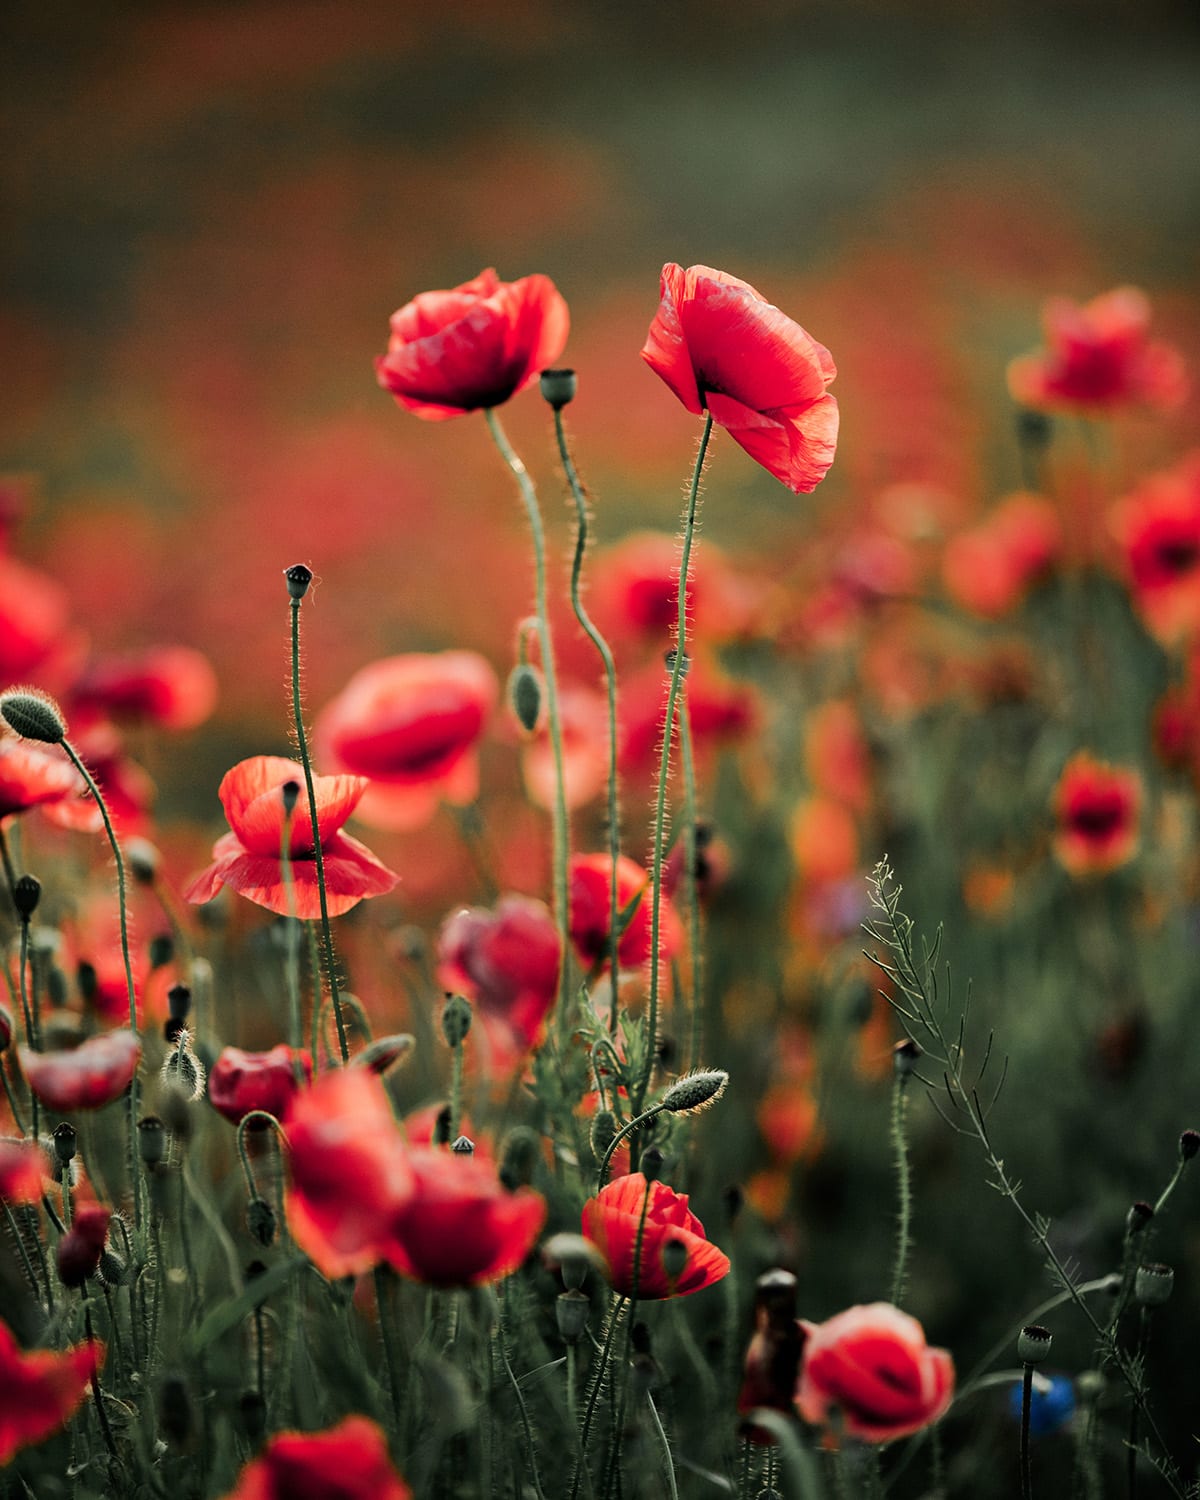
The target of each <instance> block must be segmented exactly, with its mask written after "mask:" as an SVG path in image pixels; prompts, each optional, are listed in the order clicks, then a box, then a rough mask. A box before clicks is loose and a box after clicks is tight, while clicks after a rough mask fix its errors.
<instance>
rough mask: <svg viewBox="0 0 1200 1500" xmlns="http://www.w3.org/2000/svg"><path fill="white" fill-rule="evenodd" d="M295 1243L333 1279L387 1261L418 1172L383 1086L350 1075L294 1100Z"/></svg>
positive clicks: (291, 1208)
mask: <svg viewBox="0 0 1200 1500" xmlns="http://www.w3.org/2000/svg"><path fill="white" fill-rule="evenodd" d="M286 1129H287V1138H288V1147H289V1154H290V1158H291V1177H292V1180H291V1186H290V1188H289V1189H288V1192H287V1196H286V1203H285V1207H286V1212H287V1220H288V1225H289V1227H290V1228H291V1231H292V1236H293V1238H294V1239H295V1241H296V1243H297V1244H298V1245H299V1246H300V1248H301V1250H303V1251H304V1253H305V1254H306V1255H307V1256H308V1257H309V1259H310V1260H312V1262H313V1263H314V1265H316V1266H317V1268H318V1269H319V1270H320V1271H321V1272H322V1273H323V1274H324V1275H326V1276H329V1277H338V1276H356V1275H358V1273H359V1272H361V1271H368V1270H370V1268H371V1267H372V1266H374V1265H378V1263H379V1262H380V1261H381V1260H382V1259H383V1256H384V1252H385V1249H386V1247H387V1244H388V1242H389V1233H390V1227H391V1223H392V1220H393V1219H394V1217H395V1215H396V1213H397V1212H398V1210H399V1207H400V1205H401V1204H402V1203H403V1202H404V1200H405V1198H406V1197H407V1196H408V1195H409V1194H410V1193H411V1192H412V1188H413V1171H412V1168H411V1167H410V1165H409V1162H408V1156H407V1153H406V1151H405V1146H404V1139H403V1137H402V1136H401V1134H400V1129H399V1126H398V1125H397V1124H396V1121H395V1119H394V1118H393V1116H392V1111H391V1106H390V1105H389V1104H388V1099H387V1094H386V1093H385V1092H384V1087H383V1084H382V1083H381V1082H380V1080H379V1079H378V1077H376V1075H375V1074H374V1073H371V1072H368V1071H367V1070H366V1069H365V1068H342V1069H339V1070H338V1071H337V1072H335V1073H327V1074H325V1075H324V1076H323V1077H321V1078H319V1079H318V1080H317V1082H316V1083H314V1084H313V1086H312V1088H310V1089H303V1090H301V1091H300V1092H298V1093H297V1094H296V1095H295V1096H294V1098H293V1099H292V1104H291V1108H290V1109H289V1110H288V1113H287V1117H286Z"/></svg>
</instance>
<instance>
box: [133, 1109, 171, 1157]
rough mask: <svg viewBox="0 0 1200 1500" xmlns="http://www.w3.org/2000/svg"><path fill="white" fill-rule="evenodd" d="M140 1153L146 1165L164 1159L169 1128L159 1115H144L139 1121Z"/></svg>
mask: <svg viewBox="0 0 1200 1500" xmlns="http://www.w3.org/2000/svg"><path fill="white" fill-rule="evenodd" d="M137 1129H138V1155H139V1156H140V1157H141V1159H142V1161H143V1162H145V1164H146V1166H148V1167H153V1166H157V1164H158V1163H159V1162H160V1161H162V1159H163V1155H164V1153H165V1151H166V1148H167V1128H166V1126H165V1125H164V1124H163V1122H162V1121H161V1120H160V1119H159V1118H158V1116H157V1115H143V1116H142V1118H141V1119H140V1120H139V1121H138V1124H137Z"/></svg>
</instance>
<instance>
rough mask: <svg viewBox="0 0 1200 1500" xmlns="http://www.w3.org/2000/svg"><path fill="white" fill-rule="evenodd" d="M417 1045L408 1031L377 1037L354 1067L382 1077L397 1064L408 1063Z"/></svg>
mask: <svg viewBox="0 0 1200 1500" xmlns="http://www.w3.org/2000/svg"><path fill="white" fill-rule="evenodd" d="M416 1045H417V1044H416V1041H415V1039H414V1038H413V1037H412V1036H411V1035H410V1034H409V1033H408V1032H407V1031H398V1032H397V1033H396V1034H395V1036H381V1037H376V1039H375V1040H374V1041H373V1042H371V1043H369V1044H368V1045H367V1046H366V1047H364V1048H363V1050H362V1051H361V1052H360V1053H359V1054H358V1056H357V1057H356V1058H355V1059H354V1060H353V1064H352V1066H354V1067H356V1068H366V1069H367V1071H368V1072H370V1073H379V1074H381V1075H382V1074H384V1073H386V1072H387V1070H388V1069H389V1068H391V1067H394V1066H395V1064H396V1063H402V1062H407V1061H408V1058H409V1055H410V1054H411V1052H412V1050H413V1048H414V1047H415V1046H416Z"/></svg>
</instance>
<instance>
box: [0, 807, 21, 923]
mask: <svg viewBox="0 0 1200 1500" xmlns="http://www.w3.org/2000/svg"><path fill="white" fill-rule="evenodd" d="M0 864H3V866H4V878H5V880H6V881H7V882H8V894H9V896H10V898H11V899H12V901H13V906H14V909H15V907H16V895H15V892H16V889H17V872H16V871H15V870H14V869H13V862H12V859H11V857H10V856H9V852H8V840H7V839H6V838H5V836H4V822H3V819H0ZM19 915H20V913H18V916H19Z"/></svg>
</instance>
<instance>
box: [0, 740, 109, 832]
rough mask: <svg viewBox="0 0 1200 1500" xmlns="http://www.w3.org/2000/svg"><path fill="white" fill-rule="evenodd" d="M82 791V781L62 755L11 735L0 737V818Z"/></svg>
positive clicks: (84, 788) (83, 785) (75, 795)
mask: <svg viewBox="0 0 1200 1500" xmlns="http://www.w3.org/2000/svg"><path fill="white" fill-rule="evenodd" d="M86 791H87V787H86V785H85V783H84V780H83V778H82V777H81V776H80V774H79V772H78V771H76V769H75V767H74V766H73V765H72V764H71V762H70V761H69V760H67V759H65V757H64V756H62V755H58V754H52V753H51V752H50V751H49V750H41V749H39V748H38V747H37V746H36V745H33V744H31V743H30V742H29V741H28V740H18V739H16V738H14V737H13V736H12V735H4V736H3V737H2V738H0V818H8V817H11V816H12V815H13V814H14V813H22V812H28V811H29V809H30V808H31V807H43V806H45V805H46V804H47V803H50V802H59V801H61V800H62V799H63V798H64V797H66V798H72V799H74V798H77V797H78V796H79V795H80V794H81V793H84V792H86Z"/></svg>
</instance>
